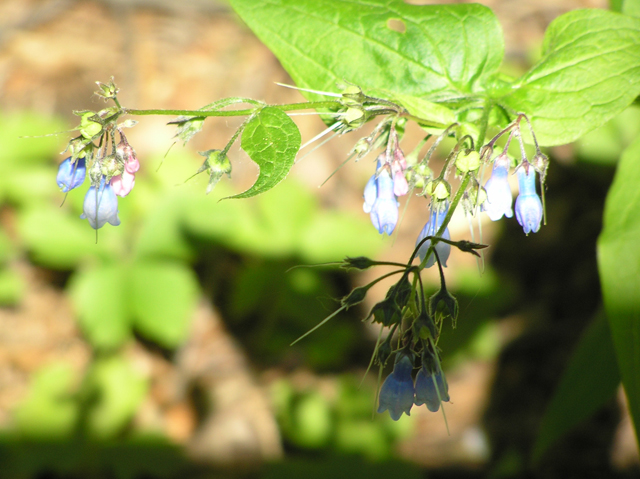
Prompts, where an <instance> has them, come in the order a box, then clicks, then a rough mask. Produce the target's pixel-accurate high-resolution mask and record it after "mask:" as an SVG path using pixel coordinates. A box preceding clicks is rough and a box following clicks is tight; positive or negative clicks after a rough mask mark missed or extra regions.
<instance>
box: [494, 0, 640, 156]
mask: <svg viewBox="0 0 640 479" xmlns="http://www.w3.org/2000/svg"><path fill="white" fill-rule="evenodd" d="M638 94H640V19H638V18H632V17H629V16H626V15H621V14H618V13H613V12H609V11H606V10H576V11H572V12H569V13H567V14H565V15H562V16H561V17H559V18H557V19H556V20H554V21H553V22H552V23H551V25H549V28H548V29H547V32H546V34H545V37H544V44H543V55H542V58H541V60H540V61H539V62H538V63H537V64H536V65H535V66H534V67H533V68H532V69H531V70H529V72H528V73H526V74H525V75H524V76H523V77H522V78H521V79H520V80H519V81H518V82H516V84H515V85H514V86H513V92H512V93H510V94H509V95H507V96H505V97H504V98H502V99H501V102H503V103H505V104H506V105H507V106H508V107H510V108H512V109H513V110H516V111H519V112H525V113H528V114H530V115H531V119H532V121H533V126H534V130H535V132H536V135H537V137H538V140H539V141H540V142H541V144H543V145H547V146H551V145H560V144H564V143H569V142H571V141H573V140H576V139H577V138H579V137H580V136H582V135H584V134H585V133H587V132H588V131H590V130H593V129H594V128H596V127H598V126H600V125H602V124H603V123H604V122H606V121H608V120H609V119H611V118H612V117H613V116H614V115H616V114H617V113H619V112H620V111H622V110H623V109H624V108H626V107H627V106H628V105H629V104H630V103H631V102H632V101H633V100H634V99H635V98H636V97H637V96H638Z"/></svg>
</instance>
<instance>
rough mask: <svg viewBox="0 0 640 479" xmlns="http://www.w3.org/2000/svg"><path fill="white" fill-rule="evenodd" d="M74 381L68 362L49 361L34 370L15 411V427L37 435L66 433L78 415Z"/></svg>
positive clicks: (55, 435) (50, 436)
mask: <svg viewBox="0 0 640 479" xmlns="http://www.w3.org/2000/svg"><path fill="white" fill-rule="evenodd" d="M75 382H76V374H75V373H74V371H73V368H71V366H70V365H68V364H64V363H54V364H49V365H47V366H45V367H44V368H43V369H41V370H39V371H37V372H36V373H35V374H34V375H33V377H32V379H31V384H30V385H29V392H28V393H27V397H26V398H25V399H24V401H23V402H22V403H20V405H19V406H18V408H17V410H16V413H15V420H16V424H17V426H18V430H19V431H20V432H21V433H22V434H24V435H25V436H27V437H31V438H38V439H45V438H46V439H60V438H63V437H69V436H70V435H71V434H72V432H73V428H74V426H75V424H76V421H77V419H78V407H77V404H76V403H75V401H74V398H73V389H74V386H75Z"/></svg>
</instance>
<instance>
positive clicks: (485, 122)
mask: <svg viewBox="0 0 640 479" xmlns="http://www.w3.org/2000/svg"><path fill="white" fill-rule="evenodd" d="M493 106H494V104H493V102H492V101H491V100H487V102H486V103H485V105H484V111H483V112H482V117H481V118H480V131H479V132H478V142H477V143H476V149H477V150H478V151H480V148H482V147H483V146H484V139H485V138H486V136H487V128H488V127H489V115H490V114H491V110H492V109H493Z"/></svg>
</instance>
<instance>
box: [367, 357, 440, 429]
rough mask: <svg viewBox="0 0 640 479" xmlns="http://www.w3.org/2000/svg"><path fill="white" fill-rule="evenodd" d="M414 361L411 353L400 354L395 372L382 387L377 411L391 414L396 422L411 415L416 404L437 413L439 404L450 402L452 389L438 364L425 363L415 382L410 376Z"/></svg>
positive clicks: (425, 361) (432, 362)
mask: <svg viewBox="0 0 640 479" xmlns="http://www.w3.org/2000/svg"><path fill="white" fill-rule="evenodd" d="M413 362H414V359H413V354H412V353H410V352H401V353H400V352H399V353H397V354H396V359H395V365H394V367H393V372H392V373H391V374H390V375H389V376H387V378H386V379H385V381H384V383H382V387H381V388H380V397H379V402H378V412H379V413H382V412H384V411H389V416H391V419H393V420H394V421H397V420H398V419H400V417H401V416H402V414H403V413H404V414H406V415H407V416H409V415H410V414H411V408H412V407H413V405H414V404H415V405H416V406H422V405H423V404H426V406H427V409H428V410H429V411H431V412H437V411H438V410H439V409H440V404H441V403H443V402H448V401H449V399H450V397H449V386H448V385H447V380H446V379H445V376H444V373H443V372H442V369H441V368H440V364H439V362H438V361H435V362H434V361H431V360H423V362H422V366H421V367H420V369H419V371H418V373H417V374H416V377H415V382H414V380H413V379H412V377H411V373H412V371H413Z"/></svg>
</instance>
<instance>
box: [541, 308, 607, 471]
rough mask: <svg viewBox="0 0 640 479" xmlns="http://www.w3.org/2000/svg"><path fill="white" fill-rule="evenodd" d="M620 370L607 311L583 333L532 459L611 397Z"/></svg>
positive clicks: (548, 414) (550, 409) (551, 405)
mask: <svg viewBox="0 0 640 479" xmlns="http://www.w3.org/2000/svg"><path fill="white" fill-rule="evenodd" d="M619 384H620V373H619V372H618V365H617V363H616V354H615V350H614V348H613V343H612V341H611V332H610V330H609V325H608V324H607V319H606V317H605V315H604V314H599V315H597V316H596V317H595V318H594V320H593V321H592V322H591V324H590V325H589V327H588V328H587V329H586V331H585V332H584V333H583V335H582V338H581V339H580V341H579V343H578V345H577V346H576V348H575V350H574V351H573V355H572V357H571V359H570V361H569V363H568V365H567V369H566V370H565V372H564V374H563V375H562V379H561V380H560V384H558V387H557V388H556V391H555V394H554V396H553V399H552V400H551V402H550V403H549V406H548V407H547V410H546V412H545V415H544V418H543V419H542V424H541V426H540V430H539V432H538V436H537V438H536V443H535V445H534V447H533V460H534V461H538V460H539V459H540V458H541V457H542V455H543V454H544V452H545V451H546V450H547V449H549V448H550V447H551V446H553V444H554V443H555V442H556V441H557V440H558V439H559V438H560V437H562V436H563V435H564V434H566V433H567V432H569V431H570V430H571V429H572V428H573V427H574V426H576V425H577V424H579V423H580V422H581V421H584V420H585V419H588V418H589V417H590V416H591V415H592V414H593V413H595V412H596V411H597V410H598V408H600V407H601V406H602V405H603V404H604V403H606V402H607V401H608V400H610V399H611V398H612V397H613V395H614V394H615V392H616V390H617V389H618V385H619Z"/></svg>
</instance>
